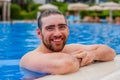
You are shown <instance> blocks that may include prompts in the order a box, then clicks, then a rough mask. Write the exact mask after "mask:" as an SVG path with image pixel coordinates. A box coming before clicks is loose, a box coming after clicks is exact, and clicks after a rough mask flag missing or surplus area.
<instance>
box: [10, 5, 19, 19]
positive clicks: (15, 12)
mask: <svg viewBox="0 0 120 80" xmlns="http://www.w3.org/2000/svg"><path fill="white" fill-rule="evenodd" d="M20 12H21V7H20V6H19V5H17V4H11V19H19V18H20Z"/></svg>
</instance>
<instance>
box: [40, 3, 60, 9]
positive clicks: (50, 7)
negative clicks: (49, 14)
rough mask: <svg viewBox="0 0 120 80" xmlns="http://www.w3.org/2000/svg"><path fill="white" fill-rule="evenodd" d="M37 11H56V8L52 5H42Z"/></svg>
mask: <svg viewBox="0 0 120 80" xmlns="http://www.w3.org/2000/svg"><path fill="white" fill-rule="evenodd" d="M38 9H39V10H47V9H58V7H57V6H55V5H52V4H44V5H42V6H40V7H38Z"/></svg>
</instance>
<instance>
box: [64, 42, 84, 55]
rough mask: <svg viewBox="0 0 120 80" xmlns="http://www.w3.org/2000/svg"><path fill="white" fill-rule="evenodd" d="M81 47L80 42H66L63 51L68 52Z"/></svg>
mask: <svg viewBox="0 0 120 80" xmlns="http://www.w3.org/2000/svg"><path fill="white" fill-rule="evenodd" d="M83 47H84V45H82V44H68V45H66V46H65V48H64V50H63V51H64V52H67V53H69V52H74V51H76V50H80V49H83Z"/></svg>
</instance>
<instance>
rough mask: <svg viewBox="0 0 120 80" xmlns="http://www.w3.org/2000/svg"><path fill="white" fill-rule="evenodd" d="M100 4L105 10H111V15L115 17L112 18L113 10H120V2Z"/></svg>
mask: <svg viewBox="0 0 120 80" xmlns="http://www.w3.org/2000/svg"><path fill="white" fill-rule="evenodd" d="M100 6H101V7H103V8H104V10H109V11H110V12H109V15H110V17H111V19H113V18H112V11H113V10H120V4H117V3H115V2H106V3H101V4H100Z"/></svg>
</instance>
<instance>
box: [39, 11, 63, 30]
mask: <svg viewBox="0 0 120 80" xmlns="http://www.w3.org/2000/svg"><path fill="white" fill-rule="evenodd" d="M54 14H59V15H63V14H62V13H61V12H60V11H59V10H57V9H47V10H45V11H44V12H43V13H42V14H41V15H40V16H39V17H38V28H39V29H40V30H42V21H41V19H42V18H43V17H47V16H50V15H54Z"/></svg>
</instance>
